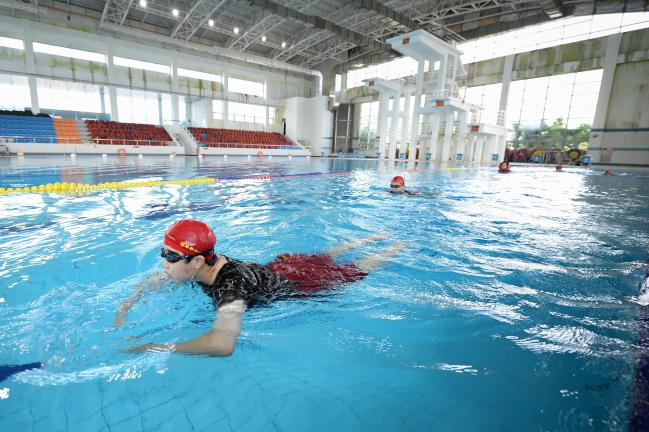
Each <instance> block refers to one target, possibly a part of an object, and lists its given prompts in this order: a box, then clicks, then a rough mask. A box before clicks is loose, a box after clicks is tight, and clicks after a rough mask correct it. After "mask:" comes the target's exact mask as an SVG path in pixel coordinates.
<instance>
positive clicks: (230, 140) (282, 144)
mask: <svg viewBox="0 0 649 432" xmlns="http://www.w3.org/2000/svg"><path fill="white" fill-rule="evenodd" d="M188 129H189V131H190V132H191V133H192V135H194V138H195V139H196V141H198V142H200V143H201V144H203V145H205V146H207V147H225V148H228V147H229V148H259V149H289V150H290V149H295V146H294V145H293V144H292V143H291V142H290V141H289V140H288V139H286V137H285V136H284V135H282V134H280V133H278V132H259V131H246V130H238V129H217V128H196V127H190V128H188Z"/></svg>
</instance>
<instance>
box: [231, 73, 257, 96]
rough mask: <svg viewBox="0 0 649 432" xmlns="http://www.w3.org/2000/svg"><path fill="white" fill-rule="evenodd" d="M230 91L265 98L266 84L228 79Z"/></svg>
mask: <svg viewBox="0 0 649 432" xmlns="http://www.w3.org/2000/svg"><path fill="white" fill-rule="evenodd" d="M228 91H229V92H232V93H241V94H249V95H253V96H259V97H262V98H263V97H265V96H264V94H265V93H266V92H265V91H264V83H260V82H255V81H247V80H242V79H238V78H232V77H228Z"/></svg>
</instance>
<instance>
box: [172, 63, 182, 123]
mask: <svg viewBox="0 0 649 432" xmlns="http://www.w3.org/2000/svg"><path fill="white" fill-rule="evenodd" d="M179 92H180V89H179V86H178V59H177V58H176V56H173V57H172V58H171V120H172V121H173V122H174V123H175V122H179V121H180V105H179V104H178V99H179V98H178V93H179Z"/></svg>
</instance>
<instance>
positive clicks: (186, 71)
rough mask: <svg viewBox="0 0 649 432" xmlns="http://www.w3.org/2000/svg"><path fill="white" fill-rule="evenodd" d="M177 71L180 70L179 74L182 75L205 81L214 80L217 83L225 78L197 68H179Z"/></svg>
mask: <svg viewBox="0 0 649 432" xmlns="http://www.w3.org/2000/svg"><path fill="white" fill-rule="evenodd" d="M177 71H178V76H182V77H187V78H196V79H200V80H203V81H214V82H217V83H220V82H223V78H222V77H221V75H214V74H210V73H205V72H198V71H195V70H191V69H182V68H178V69H177Z"/></svg>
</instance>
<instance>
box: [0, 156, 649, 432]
mask: <svg viewBox="0 0 649 432" xmlns="http://www.w3.org/2000/svg"><path fill="white" fill-rule="evenodd" d="M297 174H310V175H305V176H298V175H297ZM326 174H339V175H326ZM616 174H617V175H615V176H610V177H609V176H602V175H601V171H596V170H587V169H579V168H565V169H564V172H555V171H554V168H547V167H541V166H525V167H523V166H513V167H512V172H511V173H510V174H507V175H501V174H498V173H497V172H496V169H495V168H494V167H475V168H474V167H466V168H465V167H456V168H454V169H444V168H440V167H434V166H430V165H428V164H420V165H418V166H415V165H406V164H405V163H402V162H397V163H396V164H395V163H394V162H391V163H389V164H388V163H387V162H385V163H382V164H381V163H377V162H376V161H373V160H368V161H364V160H338V159H319V158H313V159H304V158H293V159H292V160H289V159H286V158H273V159H270V160H269V159H267V158H266V159H255V158H252V159H247V158H234V157H230V158H227V159H224V158H222V157H218V158H217V157H215V158H214V159H204V160H196V159H193V158H189V157H187V158H182V157H179V158H175V159H170V158H169V157H159V158H156V157H145V158H142V159H139V158H137V157H129V158H128V159H127V158H123V159H117V158H105V159H102V158H101V157H94V156H92V157H91V156H88V157H81V156H79V157H77V158H76V159H70V158H69V157H68V158H65V157H47V158H45V157H36V156H29V157H25V158H23V159H20V158H11V159H10V158H3V159H0V187H5V188H6V187H14V188H16V187H21V188H24V187H27V186H29V187H31V186H38V185H42V184H46V183H56V182H68V183H83V184H95V185H96V184H100V183H104V182H123V181H164V180H179V179H199V178H216V179H219V181H216V182H214V183H204V184H194V185H178V184H173V185H165V186H153V187H137V188H125V189H119V190H101V191H94V192H88V193H85V194H56V193H51V194H31V193H12V194H4V195H0V214H1V215H2V216H1V219H0V233H1V234H2V238H3V246H2V248H0V289H1V291H0V344H1V346H2V349H1V351H0V353H1V354H0V356H1V358H0V364H3V365H19V364H26V363H31V362H43V364H44V366H43V367H42V368H36V369H31V370H25V371H22V372H19V373H15V374H12V375H10V376H9V374H7V376H6V379H5V380H4V381H2V382H0V413H1V417H2V419H1V420H0V423H1V424H2V429H4V430H11V431H22V430H35V431H39V430H42V431H48V432H50V431H59V430H78V431H86V430H107V429H110V430H111V431H133V430H159V431H178V430H236V431H258V430H289V431H295V430H311V431H330V430H341V431H357V430H368V431H369V430H372V431H395V430H435V431H458V430H467V431H468V430H504V431H521V430H565V431H572V430H580V431H583V430H613V431H623V430H627V429H628V427H629V424H630V422H632V421H634V420H633V415H632V411H633V409H632V407H633V399H634V391H635V390H637V389H638V388H640V387H642V385H640V386H638V379H637V376H638V375H637V372H638V370H637V368H636V363H637V361H638V358H639V357H641V356H643V355H646V351H647V347H646V346H644V347H643V346H642V344H640V343H639V340H641V339H642V338H643V334H642V332H641V331H640V330H639V328H640V327H641V326H640V322H641V320H642V319H643V317H644V316H645V315H646V314H647V312H646V310H645V309H646V307H647V306H646V305H647V304H649V298H646V297H643V296H641V295H640V289H639V285H640V283H641V282H642V280H643V278H644V277H645V272H646V262H647V245H648V241H649V224H648V223H647V221H648V220H649V204H648V203H649V176H647V175H641V174H622V173H616ZM395 175H402V176H404V177H405V179H406V185H407V188H408V189H411V190H414V191H418V192H420V194H419V195H412V196H408V195H396V194H390V193H389V192H388V190H389V184H390V179H391V178H392V176H395ZM183 218H196V219H201V220H203V221H205V222H207V223H208V224H209V225H210V226H211V227H212V228H213V229H214V231H215V233H216V235H217V237H218V241H217V245H216V250H217V252H219V253H223V254H225V255H227V256H230V257H233V258H238V259H242V260H248V261H256V262H260V263H266V262H269V261H271V260H272V259H273V258H274V257H275V256H277V255H279V254H282V253H285V252H296V253H316V252H322V251H324V250H325V249H327V248H330V247H333V246H335V245H337V244H340V243H343V242H346V241H350V240H354V239H358V238H362V237H367V236H370V235H373V234H376V233H384V234H385V238H383V239H381V240H380V241H378V242H375V243H372V244H368V245H366V246H364V247H362V248H359V249H355V250H353V251H351V252H349V253H346V254H345V255H343V256H342V257H341V258H340V261H341V262H354V261H357V260H359V259H361V258H362V257H364V256H367V255H369V254H373V253H376V252H377V251H380V250H381V249H382V248H385V247H386V246H388V245H390V244H392V243H394V242H396V241H400V242H403V243H404V244H405V248H404V249H403V250H402V251H401V252H400V253H399V254H398V255H397V256H395V257H394V258H392V259H390V260H389V261H388V262H386V263H385V265H384V266H383V267H381V268H379V269H377V270H375V271H373V272H371V273H370V274H369V275H368V276H367V277H366V278H365V279H363V280H361V281H358V282H354V283H352V284H347V285H345V286H343V287H340V288H339V289H337V290H335V291H331V292H327V293H323V294H321V295H318V296H313V297H299V298H293V299H287V300H281V301H276V302H273V303H270V304H266V305H259V306H255V307H253V308H251V309H249V310H248V311H247V312H246V313H245V316H244V322H243V328H242V333H241V336H240V338H239V342H238V345H237V348H236V351H235V352H234V354H233V356H231V357H228V358H206V357H199V356H186V355H179V354H169V353H161V352H148V353H141V354H126V353H122V352H119V350H120V349H123V348H126V347H130V346H133V345H138V344H143V343H147V342H158V343H173V342H179V341H183V340H187V339H190V338H193V337H196V336H198V335H200V334H202V333H204V332H205V331H206V330H207V329H209V327H210V325H211V323H212V319H213V316H214V311H213V306H212V304H211V302H210V299H209V298H208V297H207V296H205V295H204V294H203V292H202V291H201V290H200V288H198V287H196V286H193V285H192V284H180V285H178V284H173V283H170V284H168V285H167V286H165V287H164V288H163V289H162V290H161V291H159V292H155V293H151V294H150V295H148V296H147V297H145V298H144V299H143V301H140V302H139V303H138V304H137V305H136V306H135V307H134V308H133V310H132V311H131V313H130V314H129V317H128V321H127V323H126V324H125V325H124V326H122V327H120V328H115V327H114V326H113V320H114V318H115V312H116V309H117V308H118V306H119V305H120V304H121V303H122V302H123V301H124V300H125V299H126V298H127V297H128V296H129V294H130V293H131V292H132V291H133V290H134V289H135V287H136V285H137V284H138V283H140V282H142V281H143V280H144V279H145V278H147V276H148V275H150V274H151V273H153V272H155V271H159V270H160V269H161V259H160V256H159V253H160V246H161V240H162V236H163V234H164V232H165V230H166V229H167V227H168V226H169V225H170V224H171V223H173V222H174V221H176V220H179V219H183ZM640 384H642V383H640ZM636 397H637V395H636ZM639 397H640V398H642V400H647V399H646V394H645V395H644V396H643V395H640V396H639Z"/></svg>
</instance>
